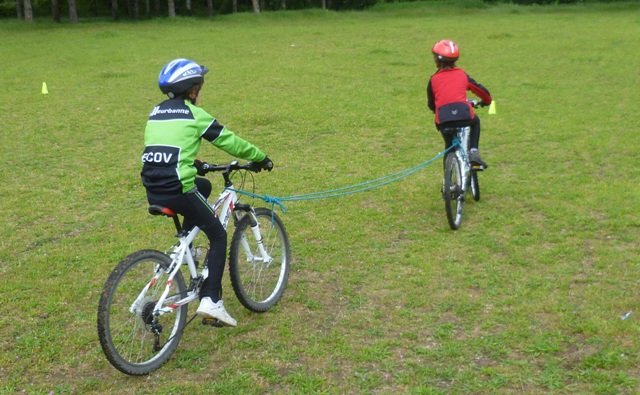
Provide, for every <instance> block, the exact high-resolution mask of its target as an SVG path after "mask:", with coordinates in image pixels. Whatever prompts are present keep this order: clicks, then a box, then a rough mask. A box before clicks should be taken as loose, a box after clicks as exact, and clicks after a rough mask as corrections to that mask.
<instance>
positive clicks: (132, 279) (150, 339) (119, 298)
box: [97, 250, 187, 376]
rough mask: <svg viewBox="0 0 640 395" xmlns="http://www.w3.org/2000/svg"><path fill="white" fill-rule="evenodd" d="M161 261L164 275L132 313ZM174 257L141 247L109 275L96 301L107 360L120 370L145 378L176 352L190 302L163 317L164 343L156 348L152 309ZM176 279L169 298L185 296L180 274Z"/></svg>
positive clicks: (99, 333)
mask: <svg viewBox="0 0 640 395" xmlns="http://www.w3.org/2000/svg"><path fill="white" fill-rule="evenodd" d="M157 265H159V267H160V268H162V269H164V271H163V274H162V276H161V277H160V279H159V280H158V281H156V282H155V283H154V285H152V286H151V287H150V288H149V290H148V291H147V293H146V296H145V297H144V299H143V300H142V301H141V302H140V303H139V305H138V306H137V307H135V311H134V312H131V311H130V308H131V307H132V304H133V302H134V301H135V299H136V298H137V297H138V295H139V293H140V292H141V291H142V289H143V288H144V287H145V285H146V284H147V283H148V282H149V281H150V280H151V278H152V277H153V274H154V271H155V268H156V267H157ZM170 265H171V259H170V258H169V257H168V256H166V255H165V254H163V253H161V252H159V251H155V250H140V251H137V252H134V253H133V254H131V255H129V256H127V257H126V258H124V259H123V260H122V261H121V262H120V263H118V265H117V266H116V267H115V269H113V271H112V272H111V274H110V275H109V278H108V279H107V281H106V283H105V285H104V288H103V290H102V294H101V296H100V302H99V304H98V322H97V326H98V337H99V339H100V345H101V346H102V351H103V352H104V354H105V356H106V357H107V360H109V362H110V363H111V364H112V365H113V366H114V367H115V368H116V369H118V370H119V371H121V372H123V373H126V374H128V375H131V376H143V375H146V374H149V373H150V372H152V371H154V370H156V369H158V368H160V367H161V366H162V365H163V364H164V363H165V362H166V361H167V360H168V359H169V358H170V357H171V355H173V353H174V352H175V350H176V348H177V347H178V343H179V342H180V338H181V337H182V331H183V328H184V326H185V323H186V319H187V305H183V306H180V307H178V308H177V309H176V310H175V311H174V312H172V313H167V314H164V315H162V316H161V317H160V320H161V325H162V327H163V328H164V330H163V331H161V333H160V337H161V341H162V343H163V345H162V347H161V348H160V349H159V350H155V349H154V339H155V337H154V334H153V332H152V331H151V328H150V322H151V320H152V316H151V312H152V311H153V308H154V307H155V304H156V302H157V300H158V298H159V297H160V295H161V294H162V292H163V291H164V289H165V286H166V284H167V281H166V278H167V277H168V273H167V272H166V269H167V268H168V267H169V266H170ZM173 280H174V281H173V283H172V289H171V290H170V293H169V296H171V295H175V294H181V295H183V294H185V293H186V289H187V288H186V286H185V282H184V278H183V276H182V273H181V272H178V273H177V274H176V275H175V277H174V279H173Z"/></svg>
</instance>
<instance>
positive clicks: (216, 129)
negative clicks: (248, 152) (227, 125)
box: [202, 119, 224, 142]
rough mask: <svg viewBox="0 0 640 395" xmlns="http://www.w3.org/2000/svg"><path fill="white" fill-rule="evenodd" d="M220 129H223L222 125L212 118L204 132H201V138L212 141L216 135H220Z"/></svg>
mask: <svg viewBox="0 0 640 395" xmlns="http://www.w3.org/2000/svg"><path fill="white" fill-rule="evenodd" d="M222 129H224V126H222V125H220V124H219V123H218V121H217V120H215V119H214V120H213V122H211V125H209V127H208V128H207V130H205V132H204V133H203V134H202V138H204V139H205V140H207V141H210V142H213V140H215V139H217V138H218V136H220V133H222Z"/></svg>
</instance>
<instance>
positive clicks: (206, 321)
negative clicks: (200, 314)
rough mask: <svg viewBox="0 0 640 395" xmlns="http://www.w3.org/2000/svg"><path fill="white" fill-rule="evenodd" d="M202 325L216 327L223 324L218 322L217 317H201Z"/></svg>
mask: <svg viewBox="0 0 640 395" xmlns="http://www.w3.org/2000/svg"><path fill="white" fill-rule="evenodd" d="M202 325H209V326H213V327H216V328H222V327H224V324H223V323H222V322H220V320H218V319H217V318H203V319H202Z"/></svg>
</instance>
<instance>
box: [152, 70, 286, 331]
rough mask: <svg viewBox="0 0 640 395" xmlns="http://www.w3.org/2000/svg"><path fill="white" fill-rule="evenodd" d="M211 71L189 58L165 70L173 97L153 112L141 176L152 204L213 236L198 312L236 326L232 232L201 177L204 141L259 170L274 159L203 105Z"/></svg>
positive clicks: (164, 87) (165, 87)
mask: <svg viewBox="0 0 640 395" xmlns="http://www.w3.org/2000/svg"><path fill="white" fill-rule="evenodd" d="M208 71H209V70H208V69H207V68H206V67H205V66H202V65H199V64H198V63H196V62H194V61H192V60H188V59H175V60H173V61H171V62H169V63H168V64H166V65H165V66H164V67H163V68H162V70H161V71H160V75H159V76H158V85H159V87H160V90H161V91H162V93H164V94H166V95H167V96H168V97H169V98H168V99H167V100H165V101H163V102H162V103H160V104H158V105H157V106H155V107H154V108H153V110H152V111H151V113H150V114H149V119H148V121H147V125H146V128H145V132H144V145H145V148H144V152H143V153H142V164H143V166H142V172H141V177H142V183H143V185H144V186H145V188H146V192H147V200H148V201H149V204H155V205H160V206H164V207H168V208H170V209H171V210H173V211H175V212H177V213H179V214H182V215H183V216H184V226H183V227H184V228H185V229H190V228H192V227H194V226H198V227H199V228H200V229H202V231H203V232H204V233H205V234H206V235H207V237H208V238H209V243H210V246H209V252H208V253H207V256H206V260H205V261H206V265H207V268H208V271H209V275H208V277H207V279H206V280H205V282H204V285H203V287H202V292H201V295H200V298H201V300H200V306H199V307H198V310H197V314H198V315H201V316H204V317H212V318H215V319H218V320H219V321H221V322H222V323H224V324H226V325H229V326H236V325H237V321H236V320H235V319H234V318H233V317H231V316H230V315H229V313H228V312H227V311H226V310H225V308H224V305H223V303H222V275H223V272H224V264H225V257H226V251H227V233H226V231H225V230H224V228H223V226H222V224H221V223H220V221H219V220H218V218H217V216H216V214H215V212H214V211H213V209H212V208H211V206H210V205H209V203H208V202H207V198H208V197H209V195H210V194H211V183H210V182H209V181H208V180H207V179H205V178H200V177H196V174H198V173H199V170H198V168H197V166H198V164H199V163H200V162H199V161H197V160H196V155H197V154H198V151H199V150H200V144H201V142H202V139H204V140H206V141H209V142H211V143H212V144H213V145H214V146H215V147H217V148H220V149H222V150H223V151H225V152H227V153H228V154H230V155H233V156H236V157H239V158H241V159H245V160H249V161H252V162H253V168H252V170H253V171H256V172H259V171H260V170H263V169H264V170H269V171H271V169H272V168H273V162H272V161H271V160H270V159H269V158H268V157H267V156H266V155H265V153H264V152H262V151H261V150H260V149H259V148H258V147H256V146H255V145H253V144H251V143H249V142H248V141H246V140H243V139H242V138H240V137H238V136H236V135H235V134H234V133H233V132H231V131H230V130H229V129H227V128H226V127H225V126H223V125H221V124H220V123H218V121H217V120H216V119H215V118H214V117H213V116H211V115H209V114H208V113H207V112H206V111H205V110H203V109H202V108H200V107H199V104H200V91H201V89H202V86H203V84H204V75H205V74H206V73H207V72H208Z"/></svg>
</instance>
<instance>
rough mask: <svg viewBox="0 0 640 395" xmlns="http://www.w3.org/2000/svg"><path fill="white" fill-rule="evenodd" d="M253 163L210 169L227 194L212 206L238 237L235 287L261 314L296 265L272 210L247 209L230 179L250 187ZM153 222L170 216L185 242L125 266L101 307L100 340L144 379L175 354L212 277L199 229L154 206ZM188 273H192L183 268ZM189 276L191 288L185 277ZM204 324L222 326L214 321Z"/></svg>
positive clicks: (110, 282) (233, 253) (123, 366)
mask: <svg viewBox="0 0 640 395" xmlns="http://www.w3.org/2000/svg"><path fill="white" fill-rule="evenodd" d="M249 169H250V164H246V165H240V164H238V162H237V161H234V162H232V163H230V164H228V165H222V166H217V165H210V164H207V163H204V164H203V166H202V170H203V171H205V172H221V173H222V176H223V178H224V182H225V188H224V190H223V191H222V193H221V194H220V196H219V197H218V199H217V200H216V202H215V203H214V204H213V205H212V207H213V208H214V210H216V212H217V213H218V218H219V219H220V222H221V223H222V225H223V226H224V228H225V229H226V228H227V225H228V223H229V220H230V219H231V218H233V222H234V224H235V230H234V232H233V236H232V238H231V246H230V250H229V272H230V277H231V285H232V287H233V290H234V293H235V294H236V296H237V298H238V300H239V301H240V303H242V305H243V306H244V307H246V308H247V309H249V310H251V311H254V312H265V311H267V310H269V309H270V308H271V307H272V306H274V305H275V304H276V303H277V302H278V300H280V298H281V297H282V294H283V292H284V290H285V287H286V285H287V279H288V277H289V267H290V263H291V257H290V247H289V238H288V236H287V232H286V230H285V228H284V225H283V223H282V221H281V220H280V218H279V217H278V216H277V215H276V213H275V212H273V210H270V209H267V208H263V207H260V208H253V207H251V206H250V205H248V204H243V203H240V202H239V200H238V195H237V193H236V192H235V190H234V189H233V183H232V182H231V174H232V172H234V171H241V174H242V175H243V177H242V180H243V183H244V180H245V177H246V174H247V170H249ZM149 213H150V214H152V215H165V216H167V217H171V218H172V219H173V221H174V224H175V227H176V230H177V232H178V234H177V237H178V242H177V243H176V244H175V245H174V246H173V247H171V248H170V249H169V250H168V251H167V252H166V253H162V252H160V251H156V250H141V251H137V252H134V253H133V254H131V255H129V256H127V257H126V258H125V259H123V260H122V261H121V262H120V263H119V264H118V265H117V266H116V267H115V269H114V270H113V271H112V272H111V274H110V275H109V278H108V279H107V281H106V283H105V285H104V288H103V290H102V295H101V297H100V302H99V305H98V337H99V338H100V344H101V346H102V350H103V352H104V354H105V356H106V357H107V359H108V360H109V362H110V363H111V364H112V365H113V366H114V367H115V368H116V369H118V370H120V371H121V372H123V373H126V374H129V375H134V376H139V375H146V374H148V373H150V372H152V371H154V370H156V369H158V368H160V367H161V366H162V365H163V364H164V363H165V362H166V361H167V360H168V359H169V358H170V357H171V355H173V353H174V352H175V350H176V348H177V347H178V343H179V342H180V338H181V337H182V333H183V331H184V329H185V327H186V325H188V324H189V323H190V322H191V321H193V319H194V318H195V317H196V315H195V314H194V316H193V317H192V318H191V319H190V320H189V321H188V322H187V313H188V304H189V303H190V302H193V301H194V300H198V299H199V294H200V288H201V286H202V284H203V282H204V279H205V278H206V277H207V268H206V265H204V264H203V265H202V266H203V267H202V268H201V270H200V272H198V264H199V262H197V261H196V260H195V259H194V255H195V251H196V249H197V248H203V247H194V246H193V243H194V240H196V236H197V235H198V234H199V233H200V229H199V228H198V227H194V228H193V229H183V228H182V226H181V223H180V219H179V218H178V216H177V215H176V213H175V212H173V211H172V210H170V209H169V208H166V207H161V206H150V207H149ZM185 267H186V270H185V269H183V268H185ZM185 272H186V274H188V278H189V286H187V285H186V282H185V279H184V275H185V274H183V273H185ZM203 323H205V324H209V325H213V326H220V324H219V323H218V322H217V321H216V320H214V319H204V320H203Z"/></svg>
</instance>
